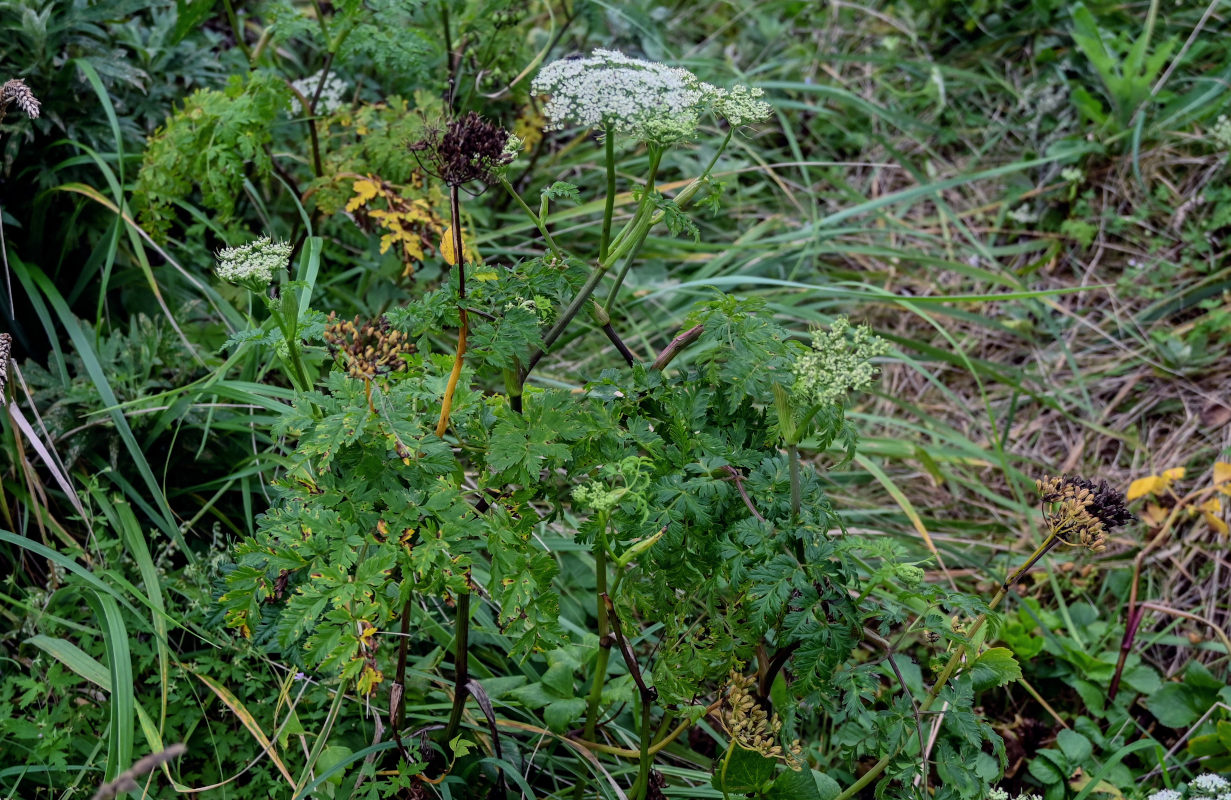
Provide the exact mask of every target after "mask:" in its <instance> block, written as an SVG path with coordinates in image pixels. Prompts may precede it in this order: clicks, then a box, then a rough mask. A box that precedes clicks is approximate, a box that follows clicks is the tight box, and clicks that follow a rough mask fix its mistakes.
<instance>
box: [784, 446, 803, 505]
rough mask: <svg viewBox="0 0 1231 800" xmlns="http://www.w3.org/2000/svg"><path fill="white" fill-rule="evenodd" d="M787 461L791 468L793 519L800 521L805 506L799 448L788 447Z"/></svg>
mask: <svg viewBox="0 0 1231 800" xmlns="http://www.w3.org/2000/svg"><path fill="white" fill-rule="evenodd" d="M786 456H787V461H788V462H789V464H790V467H791V518H792V519H795V520H798V519H799V511H800V507H801V506H802V505H803V496H802V489H801V487H800V477H799V446H798V445H794V444H788V445H787V446H786Z"/></svg>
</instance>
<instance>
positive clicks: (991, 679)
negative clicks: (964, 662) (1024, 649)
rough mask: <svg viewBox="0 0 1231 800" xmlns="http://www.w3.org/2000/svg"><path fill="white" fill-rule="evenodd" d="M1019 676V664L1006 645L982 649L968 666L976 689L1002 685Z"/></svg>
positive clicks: (1020, 670)
mask: <svg viewBox="0 0 1231 800" xmlns="http://www.w3.org/2000/svg"><path fill="white" fill-rule="evenodd" d="M1021 676H1022V668H1021V665H1020V664H1018V663H1017V659H1016V658H1014V657H1013V653H1012V651H1010V650H1009V648H1007V647H993V648H990V649H988V650H986V651H984V652H983V653H981V654H980V655H979V658H978V659H976V660H975V663H974V664H973V665H972V666H971V668H970V679H971V681H972V682H973V683H974V686H975V689H976V690H983V689H990V688H992V687H993V686H1004V685H1005V684H1006V683H1012V682H1013V681H1015V680H1017V679H1018V678H1020V677H1021Z"/></svg>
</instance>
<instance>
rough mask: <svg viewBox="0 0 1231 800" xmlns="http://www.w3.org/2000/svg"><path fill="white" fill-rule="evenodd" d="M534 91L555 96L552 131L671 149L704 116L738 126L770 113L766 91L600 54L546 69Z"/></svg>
mask: <svg viewBox="0 0 1231 800" xmlns="http://www.w3.org/2000/svg"><path fill="white" fill-rule="evenodd" d="M531 88H532V89H533V91H535V92H536V93H538V94H547V95H550V96H551V99H550V100H548V102H547V105H546V108H545V109H544V111H545V113H546V115H547V118H548V119H549V120H550V121H551V125H550V126H549V127H550V128H552V129H558V128H562V127H564V126H565V125H569V124H572V125H580V126H583V127H588V128H600V127H610V128H611V129H612V130H614V131H616V132H619V133H628V134H632V135H633V136H635V137H637V138H638V139H643V140H646V141H652V142H658V143H660V144H669V143H671V142H676V141H679V140H681V139H687V138H689V137H690V136H692V135H693V134H695V133H696V130H697V124H698V122H699V121H700V117H701V114H702V113H704V112H705V111H713V112H714V113H716V114H718V115H719V116H722V117H724V118H726V119H727V120H729V121H730V122H731V124H732V125H743V124H745V123H747V122H753V121H756V120H759V119H765V118H766V117H768V116H769V114H770V111H771V109H770V107H769V104H768V103H765V102H764V101H762V100H759V99H757V98H759V97H760V96H761V95H762V94H763V92H762V91H761V90H760V89H750V88H748V87H746V86H736V87H735V88H733V89H719V88H718V87H716V86H713V85H711V84H708V83H705V82H704V81H702V80H700V79H699V78H698V77H697V76H696V75H693V74H692V73H691V72H689V71H688V70H686V69H681V68H680V67H670V66H667V65H666V64H658V63H655V62H653V61H645V60H643V59H639V58H629V57H628V56H626V55H624V54H623V53H619V52H616V51H614V50H595V51H594V52H593V53H592V54H591V55H590V56H588V57H585V58H566V59H563V60H560V61H555V62H552V63H551V64H548V65H547V66H545V67H543V69H542V70H540V71H539V74H538V76H536V77H535V79H534V81H533V83H532V84H531Z"/></svg>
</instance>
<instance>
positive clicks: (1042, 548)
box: [834, 531, 1060, 800]
mask: <svg viewBox="0 0 1231 800" xmlns="http://www.w3.org/2000/svg"><path fill="white" fill-rule="evenodd" d="M1059 543H1060V536H1059V534H1058V533H1057V532H1056V531H1050V532H1049V534H1048V537H1047V539H1046V540H1044V542H1043V544H1041V545H1039V546H1038V549H1036V550H1035V551H1034V552H1033V553H1032V554H1031V555H1030V558H1028V559H1026V562H1025V563H1024V564H1022V565H1021V566H1020V567H1018V568H1017V569H1016V570H1014V571H1013V574H1011V575H1010V576H1009V577H1008V578H1007V579H1005V582H1004V583H1002V584H1001V585H1000V588H999V589H997V590H996V594H995V595H994V596H993V597H992V599H991V602H989V603H988V604H987V611H984V612H983V613H982V614H980V615H979V616H978V617H976V618H975V621H974V624H972V625H971V626H970V632H969V633H968V634H967V639H968V640H969V641H974V638H975V636H976V635H977V634H978V633H979V631H980V630H981V629H982V628H983V625H984V623H986V622H987V617H988V614H990V613H991V612H992V611H994V610H995V609H996V606H998V605H1000V601H1001V600H1003V599H1004V596H1005V595H1006V594H1008V591H1009V587H1010V586H1012V585H1013V584H1014V583H1016V582H1017V581H1018V579H1019V578H1021V576H1022V575H1024V574H1025V573H1026V570H1028V569H1030V567H1032V566H1033V565H1034V564H1035V562H1037V561H1038V560H1039V559H1040V558H1042V557H1043V556H1044V555H1046V554H1047V552H1048V551H1049V550H1051V549H1052V548H1053V547H1055V546H1056V545H1057V544H1059ZM965 657H966V644H960V645H958V647H957V649H956V650H954V651H953V655H951V656H950V657H949V661H948V663H946V664H945V668H944V669H943V670H941V673H940V676H939V677H937V679H936V682H935V683H934V684H932V688H931V690H929V691H928V694H927V697H925V698H923V702H921V703H920V704H919V715H920V716H922V715H924V714H926V713H927V712H928V711H929V710H931V708H932V706H933V704H935V702H936V699H937V698H938V697H940V692H941V690H942V689H944V688H945V684H947V683H948V682H949V679H950V678H952V677H953V673H954V672H956V671H957V668H958V666H959V665H960V664H961V663H962V661H963V660H964V659H965ZM904 745H905V743H902V744H899V745H898V747H897V748H896V749H895V750H894V751H893V752H892V753H889V754H887V755H885V756H884V757H882V758H881V760H880V761H877V762H876V763H875V764H873V765H872V768H871V769H869V770H868V771H867V772H866V773H864V775H863V777H861V778H860V779H859V780H857V781H855V782H854V783H853V784H851V785H850V786H849V787H847V789H846V791H844V792H842V793H841V794H839V795H838V796H837V797H836V798H834V800H850V798H852V797H854V796H855V795H857V794H859V792H861V791H863V789H864V787H866V786H868V785H869V784H871V783H872V782H873V781H874V780H876V779H877V778H878V777H880V774H881V773H882V772H884V771H885V767H887V766H889V762H890V761H892V760H893V759H894V758H895V757H896V756H897V754H898V753H899V752H901V750H902V747H903V746H904Z"/></svg>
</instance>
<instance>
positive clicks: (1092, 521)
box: [1035, 475, 1134, 553]
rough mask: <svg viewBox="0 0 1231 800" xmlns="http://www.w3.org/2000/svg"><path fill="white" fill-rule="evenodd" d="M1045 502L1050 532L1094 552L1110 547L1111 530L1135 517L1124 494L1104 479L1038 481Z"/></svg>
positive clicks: (1071, 543) (1070, 478) (1050, 478)
mask: <svg viewBox="0 0 1231 800" xmlns="http://www.w3.org/2000/svg"><path fill="white" fill-rule="evenodd" d="M1035 485H1036V486H1037V487H1038V490H1039V497H1040V499H1041V500H1042V502H1043V505H1044V508H1043V518H1044V520H1045V522H1046V524H1047V528H1048V533H1050V534H1052V535H1054V536H1055V537H1056V538H1058V539H1059V540H1060V541H1061V542H1063V543H1065V544H1067V545H1071V546H1073V547H1085V548H1088V549H1089V550H1090V551H1091V552H1095V553H1097V552H1099V551H1101V550H1104V549H1106V547H1107V545H1106V542H1107V533H1108V532H1109V531H1111V530H1112V529H1114V528H1118V527H1120V526H1122V525H1127V524H1128V523H1130V522H1132V521H1133V519H1134V517H1133V515H1132V513H1130V512H1129V510H1128V508H1126V507H1125V504H1124V503H1125V500H1124V495H1123V494H1121V493H1120V492H1118V491H1116V490H1115V489H1113V488H1111V486H1110V485H1109V484H1108V483H1107V481H1103V482H1102V483H1100V484H1095V483H1094V481H1091V480H1087V479H1085V478H1078V477H1073V476H1069V475H1065V476H1063V477H1059V478H1057V477H1049V478H1043V479H1042V480H1038V481H1035Z"/></svg>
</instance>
